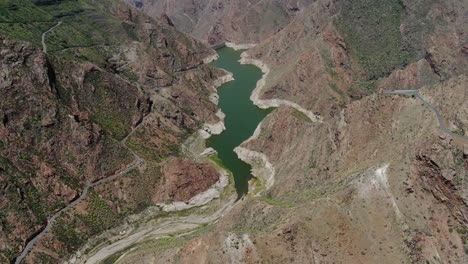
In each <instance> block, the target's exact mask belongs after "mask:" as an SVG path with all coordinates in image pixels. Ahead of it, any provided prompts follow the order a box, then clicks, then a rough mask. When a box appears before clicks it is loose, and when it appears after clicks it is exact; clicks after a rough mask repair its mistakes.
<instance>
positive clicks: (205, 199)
mask: <svg viewBox="0 0 468 264" xmlns="http://www.w3.org/2000/svg"><path fill="white" fill-rule="evenodd" d="M218 172H219V173H220V176H219V180H218V181H217V182H216V183H215V184H213V185H212V186H211V187H210V188H209V189H208V190H206V191H204V192H202V193H199V194H197V195H195V196H194V197H192V198H191V199H190V200H188V201H187V202H184V201H177V202H172V203H170V204H162V203H161V204H156V206H158V207H160V208H161V210H162V211H163V212H174V211H181V210H186V209H190V208H192V207H196V206H202V205H205V204H207V203H209V202H211V201H212V200H214V199H216V198H219V197H221V194H222V193H223V191H224V187H226V186H227V185H228V184H229V174H228V172H227V171H225V170H220V171H218Z"/></svg>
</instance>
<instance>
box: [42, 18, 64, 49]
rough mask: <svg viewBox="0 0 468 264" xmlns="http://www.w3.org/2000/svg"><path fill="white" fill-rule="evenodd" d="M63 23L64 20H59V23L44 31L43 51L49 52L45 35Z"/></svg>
mask: <svg viewBox="0 0 468 264" xmlns="http://www.w3.org/2000/svg"><path fill="white" fill-rule="evenodd" d="M61 24H62V21H60V22H58V23H57V25H55V26H53V27H51V28H49V30H47V31H46V32H44V33H42V51H43V52H44V53H47V46H46V44H45V37H46V35H47V33H49V32H51V31H52V30H54V29H55V28H56V27H58V26H60V25H61Z"/></svg>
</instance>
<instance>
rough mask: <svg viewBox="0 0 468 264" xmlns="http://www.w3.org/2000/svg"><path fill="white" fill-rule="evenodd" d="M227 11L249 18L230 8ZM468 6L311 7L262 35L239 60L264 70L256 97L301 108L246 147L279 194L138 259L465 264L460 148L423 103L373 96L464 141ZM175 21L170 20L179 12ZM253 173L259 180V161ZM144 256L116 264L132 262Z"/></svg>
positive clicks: (274, 116)
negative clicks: (405, 92) (409, 92)
mask: <svg viewBox="0 0 468 264" xmlns="http://www.w3.org/2000/svg"><path fill="white" fill-rule="evenodd" d="M139 2H142V3H143V4H142V8H143V9H144V8H145V5H146V8H147V9H150V6H151V4H149V3H146V2H145V1H139ZM150 2H151V3H156V4H160V3H162V2H163V1H150ZM165 2H167V1H165ZM226 2H227V1H226ZM233 2H239V3H240V2H242V3H244V6H245V7H247V6H248V4H245V2H244V1H230V3H229V4H227V3H226V5H230V6H234V5H236V4H235V3H233ZM264 2H265V1H264ZM272 2H274V1H269V3H272ZM282 3H283V4H284V5H287V4H288V2H287V1H282ZM462 6H463V4H462V3H461V2H460V1H365V0H363V1H328V0H324V1H314V3H311V4H309V5H307V6H303V8H301V12H299V13H297V14H296V15H295V16H294V19H291V20H289V21H288V22H287V23H286V24H284V25H282V26H279V27H278V29H280V28H281V30H278V32H275V31H274V30H273V31H270V33H269V34H268V36H267V37H264V36H260V37H259V38H258V45H256V46H255V47H254V48H252V49H249V50H248V51H247V53H246V54H245V55H244V58H245V59H244V61H245V62H255V63H256V64H258V65H259V66H261V67H263V68H264V71H265V72H269V74H268V76H267V77H266V80H265V86H264V87H263V89H261V90H260V92H259V94H258V96H259V98H258V99H260V100H276V101H275V102H279V104H280V105H285V104H286V103H284V102H285V100H286V102H289V103H294V104H296V106H295V107H294V108H293V107H290V106H280V107H278V108H277V109H275V110H274V111H273V112H272V113H271V114H270V115H269V116H268V117H267V118H266V119H265V120H264V121H263V122H262V124H261V126H260V129H259V131H258V132H259V133H257V135H256V137H254V138H253V139H251V140H250V141H248V142H246V143H244V144H243V145H242V147H244V148H246V149H248V150H252V151H255V152H259V153H263V154H265V155H266V157H267V160H268V161H269V163H270V164H273V165H272V166H273V167H274V170H273V171H274V175H273V176H274V181H273V182H274V183H273V185H272V186H271V188H269V189H267V190H264V189H265V188H262V187H258V185H259V184H258V182H257V183H255V184H252V186H251V189H254V190H253V193H256V191H258V190H255V188H256V187H257V188H258V189H259V190H261V191H263V192H261V193H260V196H254V195H251V196H250V197H248V198H246V200H245V201H243V202H242V203H240V204H239V205H238V206H236V207H235V208H234V209H233V210H232V211H231V212H230V213H229V214H227V215H226V216H225V217H223V218H222V219H221V220H220V221H219V222H218V223H217V224H216V225H215V231H213V232H207V234H202V235H200V236H198V237H195V238H190V239H187V240H186V241H184V243H183V245H178V246H174V247H171V248H170V249H167V248H166V249H162V247H161V248H157V249H152V250H145V251H142V252H144V254H145V257H144V260H147V261H150V260H153V259H155V258H153V257H152V256H160V255H163V256H164V260H161V261H159V262H158V261H155V262H156V263H165V262H174V263H175V262H177V263H191V261H194V260H196V262H200V263H204V262H207V263H208V262H213V263H257V262H258V261H265V262H268V263H459V262H463V261H464V260H465V259H466V240H467V228H468V227H467V225H468V219H467V209H468V207H467V201H466V194H465V193H466V186H465V185H464V184H463V182H464V180H465V179H466V177H467V174H466V172H467V169H468V159H467V158H468V156H467V151H466V150H467V144H468V142H467V141H466V140H464V139H461V138H459V137H454V136H450V135H448V134H446V133H445V132H443V131H442V130H440V128H439V124H438V120H437V118H436V116H435V114H434V112H433V111H431V109H430V108H428V107H427V106H426V105H425V104H423V103H422V101H421V100H419V99H418V98H417V97H414V96H413V97H411V96H398V95H384V94H380V93H379V90H381V89H382V90H398V89H420V91H419V94H420V96H422V97H423V98H424V99H426V100H427V101H429V102H430V103H431V104H432V105H433V106H434V107H436V108H437V109H438V110H439V111H440V113H441V115H442V118H443V119H444V122H445V125H446V126H447V127H448V128H449V129H450V130H452V131H456V132H457V133H458V134H461V135H465V136H466V135H467V133H466V131H467V112H466V109H467V103H466V102H467V89H466V76H465V73H464V72H463V69H466V68H467V65H466V64H467V61H468V60H467V53H466V40H465V35H466V28H467V27H466V24H467V22H466V18H465V17H464V16H463V11H462V10H463V7H462ZM169 10H172V13H171V12H167V13H168V15H169V17H171V16H174V17H176V15H173V14H174V13H176V12H175V11H174V10H177V8H175V9H169ZM145 11H146V12H150V11H149V10H145ZM219 13H220V14H222V13H223V11H219ZM186 14H187V15H189V14H188V13H186ZM227 17H228V16H226V18H227ZM174 20H175V19H174ZM228 21H229V20H228ZM227 23H228V22H227ZM174 24H175V25H176V27H177V23H174ZM212 25H214V24H212ZM237 26H238V27H239V28H242V27H243V26H244V25H242V23H241V24H238V25H237ZM246 27H248V26H246ZM267 28H268V26H267ZM260 31H261V30H260ZM223 32H224V33H226V35H230V34H227V32H229V33H230V32H231V31H230V29H226V30H225V31H223ZM219 35H220V36H221V35H222V33H221V34H219ZM260 35H261V34H260ZM201 38H202V39H204V37H201ZM220 39H223V38H222V37H220ZM235 41H238V42H239V43H249V42H250V41H252V38H250V36H249V35H248V34H246V35H245V36H244V37H239V38H238V40H235ZM256 60H257V61H256ZM267 68H268V69H267ZM270 102H271V101H270ZM289 105H292V104H289ZM297 105H298V106H300V107H301V108H302V109H306V110H308V111H309V112H312V113H314V114H316V115H317V116H320V117H321V118H322V120H323V122H316V120H314V119H312V118H310V117H309V116H308V115H307V114H308V112H304V111H303V110H301V109H299V107H297ZM246 156H247V158H251V157H249V156H248V155H246ZM251 156H252V157H255V155H251ZM257 156H258V155H257ZM250 162H251V163H252V165H253V166H254V171H257V172H259V171H262V170H261V167H262V166H263V165H264V161H262V160H260V159H254V160H250ZM258 168H260V170H257V169H258ZM258 176H260V178H259V181H260V182H262V181H263V182H264V181H265V179H264V178H262V176H264V175H261V174H259V175H258ZM270 176H271V175H270ZM263 187H265V186H263ZM142 252H138V251H135V252H131V253H128V255H126V256H125V257H124V258H122V259H121V260H120V261H121V263H131V262H132V261H133V260H135V259H136V258H137V256H141V254H140V253H142ZM152 252H153V253H152ZM154 252H157V253H154ZM161 252H164V253H161ZM139 254H140V255H139Z"/></svg>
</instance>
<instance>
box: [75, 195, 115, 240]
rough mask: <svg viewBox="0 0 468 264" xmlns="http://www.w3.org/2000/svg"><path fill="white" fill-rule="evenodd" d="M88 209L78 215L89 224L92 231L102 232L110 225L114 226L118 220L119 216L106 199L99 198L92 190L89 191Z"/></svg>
mask: <svg viewBox="0 0 468 264" xmlns="http://www.w3.org/2000/svg"><path fill="white" fill-rule="evenodd" d="M88 195H89V198H88V210H89V212H88V213H87V214H84V215H79V217H80V218H81V219H82V220H83V222H84V223H86V225H87V226H89V227H90V228H91V230H92V232H93V233H99V232H102V231H104V230H106V229H108V228H110V227H112V226H116V225H117V224H118V222H119V217H118V214H117V213H116V212H114V210H112V208H110V207H109V205H108V204H107V203H106V201H104V200H102V199H101V198H99V196H98V195H97V194H96V193H95V192H94V191H90V192H89V194H88Z"/></svg>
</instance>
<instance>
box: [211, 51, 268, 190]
mask: <svg viewBox="0 0 468 264" xmlns="http://www.w3.org/2000/svg"><path fill="white" fill-rule="evenodd" d="M217 52H218V55H219V59H218V60H216V61H214V62H212V63H211V65H212V66H215V67H218V68H223V69H225V70H227V71H229V72H232V73H233V74H234V81H231V82H228V83H225V84H224V85H222V86H220V87H219V88H218V94H219V107H220V108H221V110H222V111H223V112H224V113H225V114H226V118H225V125H226V130H225V131H224V132H223V133H221V134H220V135H214V136H212V137H211V138H210V139H209V140H208V142H207V145H208V146H209V147H212V148H214V149H215V150H216V151H218V157H219V158H220V159H221V160H222V161H223V164H224V165H225V166H226V167H227V168H228V169H229V170H231V171H232V173H233V174H234V181H235V187H236V190H237V193H238V194H239V196H242V195H244V194H246V193H247V192H248V181H249V180H250V179H251V178H252V175H251V173H250V172H251V166H250V165H249V164H247V163H245V162H243V161H242V160H240V159H239V158H238V157H237V154H236V153H235V152H234V148H235V147H237V146H239V145H240V144H241V143H242V142H243V141H244V140H246V139H247V138H249V137H250V136H252V134H253V132H254V131H255V128H257V126H258V124H259V123H260V122H261V121H262V120H263V118H265V116H266V115H267V114H268V113H269V112H271V110H264V109H260V108H258V107H257V106H256V105H254V104H253V103H252V101H250V95H251V94H252V91H253V90H254V89H255V86H256V85H257V81H258V80H260V79H261V78H262V75H263V73H262V71H261V70H260V69H259V68H257V67H256V66H254V65H250V64H247V65H246V64H240V63H239V59H240V54H241V53H242V52H243V51H236V50H234V49H231V48H228V47H224V48H221V49H218V50H217Z"/></svg>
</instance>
